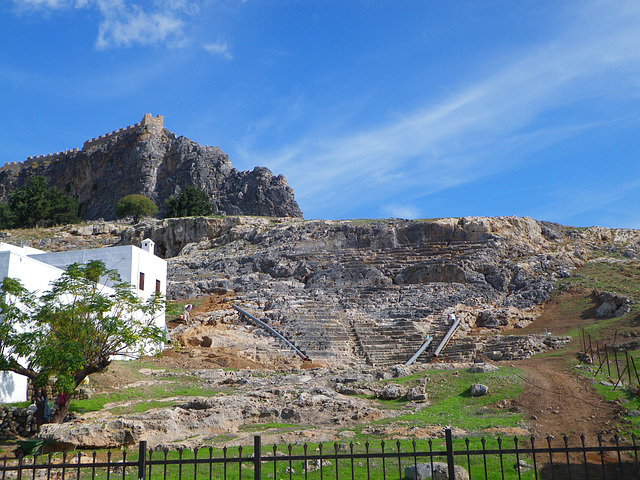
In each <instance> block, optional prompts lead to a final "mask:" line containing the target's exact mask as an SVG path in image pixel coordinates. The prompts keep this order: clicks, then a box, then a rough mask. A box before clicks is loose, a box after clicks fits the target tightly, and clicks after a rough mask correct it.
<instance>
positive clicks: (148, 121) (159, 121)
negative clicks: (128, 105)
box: [82, 113, 164, 150]
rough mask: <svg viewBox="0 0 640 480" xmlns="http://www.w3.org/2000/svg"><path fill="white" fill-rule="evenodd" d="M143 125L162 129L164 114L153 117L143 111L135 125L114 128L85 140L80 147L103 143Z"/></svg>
mask: <svg viewBox="0 0 640 480" xmlns="http://www.w3.org/2000/svg"><path fill="white" fill-rule="evenodd" d="M145 125H151V126H154V127H156V128H159V129H162V128H163V127H164V116H163V115H156V116H155V117H153V116H152V115H151V114H150V113H145V114H144V116H143V117H142V120H140V122H138V123H136V124H135V125H129V126H128V127H126V128H120V129H119V130H114V131H113V132H110V133H105V134H104V135H100V136H99V137H94V138H92V139H91V140H87V141H86V142H84V145H83V146H82V149H83V150H84V149H85V148H90V147H96V146H98V145H103V144H105V143H107V142H108V141H109V140H111V139H113V138H118V136H120V135H122V134H125V133H128V132H130V131H131V130H134V129H136V128H138V127H142V126H145Z"/></svg>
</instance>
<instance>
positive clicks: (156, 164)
mask: <svg viewBox="0 0 640 480" xmlns="http://www.w3.org/2000/svg"><path fill="white" fill-rule="evenodd" d="M32 175H42V176H44V177H46V178H47V180H48V182H49V184H50V185H55V186H56V187H58V188H59V189H60V190H62V191H65V192H67V193H69V194H70V195H73V196H75V197H76V198H78V200H79V201H80V202H81V204H82V211H81V216H82V217H83V218H85V219H97V218H104V219H112V218H114V210H115V204H116V202H117V201H118V200H119V199H120V198H122V197H124V196H125V195H130V194H134V193H138V194H142V195H146V196H148V197H149V198H151V200H153V201H154V202H155V203H156V205H158V207H159V208H160V209H161V212H160V213H162V207H163V203H164V200H165V199H167V198H168V197H170V196H171V195H176V194H178V193H180V191H182V190H183V189H184V188H185V187H188V186H194V187H197V188H200V189H202V190H204V191H205V192H206V193H207V194H208V195H209V196H210V197H211V200H212V203H213V204H214V208H215V210H216V213H220V214H229V215H262V216H273V217H301V216H302V212H301V211H300V208H299V207H298V204H297V203H296V201H295V199H294V193H293V190H292V189H291V187H289V185H288V184H287V181H286V179H285V178H284V177H283V176H282V175H278V176H274V175H273V174H272V173H271V172H270V171H269V170H268V169H267V168H264V167H255V168H254V169H253V170H252V171H245V172H241V171H238V170H236V169H235V168H233V166H232V165H231V162H230V161H229V157H228V156H227V154H225V153H224V152H223V151H222V150H220V148H218V147H210V146H201V145H199V144H197V143H195V142H193V141H191V140H189V139H188V138H185V137H182V136H181V137H178V136H176V135H175V134H174V133H172V132H170V131H169V130H167V129H166V128H164V127H163V122H162V118H161V117H156V118H154V117H151V116H150V115H148V114H147V115H145V117H144V118H143V121H142V122H140V123H138V124H136V125H134V126H131V127H128V128H126V129H122V130H118V131H115V132H112V133H111V134H108V135H103V136H102V137H99V138H96V139H93V140H88V141H87V142H85V145H84V148H82V150H77V149H76V150H70V151H65V152H62V153H57V154H53V155H46V156H40V157H30V158H29V159H28V160H27V161H26V162H24V163H21V164H12V165H6V166H4V167H3V168H0V196H4V197H5V199H6V195H7V194H8V193H9V192H11V191H12V190H13V189H15V188H16V187H19V186H21V185H23V184H24V183H25V182H26V181H27V180H28V178H29V177H30V176H32Z"/></svg>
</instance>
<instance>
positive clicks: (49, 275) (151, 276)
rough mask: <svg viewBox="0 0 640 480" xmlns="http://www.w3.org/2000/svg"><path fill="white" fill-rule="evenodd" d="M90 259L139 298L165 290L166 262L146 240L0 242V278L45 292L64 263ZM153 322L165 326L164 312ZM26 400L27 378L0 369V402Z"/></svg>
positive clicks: (151, 243)
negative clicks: (92, 244)
mask: <svg viewBox="0 0 640 480" xmlns="http://www.w3.org/2000/svg"><path fill="white" fill-rule="evenodd" d="M91 260H101V261H102V262H104V264H105V266H106V267H107V268H108V269H109V270H117V271H118V273H119V274H120V277H121V279H122V281H124V282H129V283H130V284H131V286H132V288H134V289H135V291H136V292H137V293H138V296H140V297H141V298H144V299H146V298H149V297H151V296H153V295H154V294H155V293H156V292H158V293H161V294H162V295H163V296H164V295H166V293H167V262H166V261H165V260H163V259H162V258H160V257H157V256H156V255H155V254H154V243H153V241H151V240H149V239H147V240H144V241H143V242H142V248H138V247H135V246H133V245H127V246H120V247H105V248H97V249H92V250H75V251H68V252H55V253H47V252H44V251H42V250H37V249H35V248H29V247H16V246H14V245H9V244H6V243H0V279H2V278H5V277H11V278H16V279H18V280H20V282H21V283H22V285H24V287H25V288H27V289H29V290H30V291H32V292H45V291H47V290H49V289H50V288H51V285H50V283H51V282H52V281H54V280H56V279H57V278H59V277H60V276H61V275H62V274H63V273H64V270H65V269H66V267H67V266H69V265H71V264H72V263H86V262H89V261H91ZM107 286H108V284H107ZM156 325H157V326H158V327H160V328H162V329H166V323H165V319H164V315H162V314H161V315H159V316H158V317H157V318H156ZM26 399H27V378H26V377H24V376H23V375H17V374H14V373H13V372H0V403H13V402H22V401H25V400H26Z"/></svg>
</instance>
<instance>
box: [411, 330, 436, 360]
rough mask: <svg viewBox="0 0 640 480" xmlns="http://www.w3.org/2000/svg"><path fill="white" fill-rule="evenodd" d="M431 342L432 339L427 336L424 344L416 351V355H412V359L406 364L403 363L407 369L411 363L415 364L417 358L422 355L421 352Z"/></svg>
mask: <svg viewBox="0 0 640 480" xmlns="http://www.w3.org/2000/svg"><path fill="white" fill-rule="evenodd" d="M432 341H433V337H430V336H429V335H427V339H426V340H425V342H424V343H423V344H422V346H421V347H420V348H419V349H418V351H417V352H416V353H414V354H413V357H411V358H410V359H409V360H408V361H407V363H405V366H406V367H408V366H409V365H411V364H412V363H413V362H415V361H416V360H417V359H418V357H419V356H420V355H422V352H424V351H425V350H426V349H427V347H428V346H429V345H431V342H432Z"/></svg>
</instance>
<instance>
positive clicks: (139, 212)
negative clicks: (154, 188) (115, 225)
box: [116, 194, 158, 223]
mask: <svg viewBox="0 0 640 480" xmlns="http://www.w3.org/2000/svg"><path fill="white" fill-rule="evenodd" d="M156 213H158V207H156V204H155V203H153V202H152V201H151V199H150V198H149V197H145V196H144V195H138V194H134V195H127V196H126V197H122V198H121V199H120V200H118V203H116V217H118V218H124V217H129V216H131V217H133V223H138V222H139V221H140V218H141V217H146V216H149V215H155V214H156Z"/></svg>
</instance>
